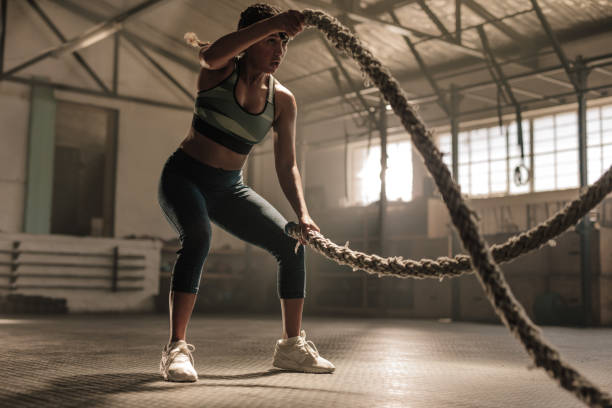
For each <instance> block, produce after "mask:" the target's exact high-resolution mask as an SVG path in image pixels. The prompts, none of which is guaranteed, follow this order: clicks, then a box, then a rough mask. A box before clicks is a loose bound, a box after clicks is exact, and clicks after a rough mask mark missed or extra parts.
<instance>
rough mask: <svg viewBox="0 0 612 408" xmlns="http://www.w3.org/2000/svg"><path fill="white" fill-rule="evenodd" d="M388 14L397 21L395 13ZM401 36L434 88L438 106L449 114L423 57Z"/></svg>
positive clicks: (440, 91)
mask: <svg viewBox="0 0 612 408" xmlns="http://www.w3.org/2000/svg"><path fill="white" fill-rule="evenodd" d="M389 15H390V16H391V18H392V19H393V21H395V22H397V21H399V20H398V18H397V16H396V15H395V13H394V12H393V11H390V12H389ZM402 38H403V39H404V42H405V43H406V45H408V47H409V48H410V51H411V52H412V55H414V58H415V59H416V61H417V63H418V64H419V68H420V69H421V73H422V74H423V75H424V76H425V78H426V79H427V82H429V86H431V88H432V89H433V90H434V93H435V94H436V95H437V96H438V104H439V105H440V108H442V110H443V111H444V112H445V113H446V114H447V115H450V109H449V107H448V104H447V103H446V99H445V98H444V94H443V93H442V90H441V89H440V87H439V86H438V83H437V82H436V80H435V79H434V78H433V76H432V75H431V73H430V71H429V69H428V68H427V66H426V65H425V61H423V58H422V57H421V54H420V53H419V52H418V51H417V49H416V47H415V46H414V44H413V43H412V40H411V39H410V37H408V36H405V35H403V36H402Z"/></svg>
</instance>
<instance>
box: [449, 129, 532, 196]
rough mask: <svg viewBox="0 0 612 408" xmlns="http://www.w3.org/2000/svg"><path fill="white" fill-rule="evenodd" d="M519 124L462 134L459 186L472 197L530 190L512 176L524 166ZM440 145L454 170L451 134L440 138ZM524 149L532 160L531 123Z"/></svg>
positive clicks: (459, 155)
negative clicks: (520, 166) (519, 140)
mask: <svg viewBox="0 0 612 408" xmlns="http://www.w3.org/2000/svg"><path fill="white" fill-rule="evenodd" d="M517 134H518V128H517V126H516V122H512V123H511V124H510V125H507V126H506V125H504V126H503V127H502V128H500V127H499V126H493V127H488V128H479V129H473V130H469V131H464V132H459V135H458V145H459V151H458V158H459V184H460V185H461V192H462V193H464V194H469V195H488V194H505V193H508V192H512V193H519V192H524V191H528V188H529V186H518V187H517V186H516V185H515V184H514V182H511V180H512V178H511V177H510V175H512V174H513V173H514V168H516V166H518V165H520V164H521V163H522V160H521V153H520V148H519V146H518V143H517V142H516V141H517V137H518V136H517ZM438 146H439V148H440V151H441V152H442V153H443V161H444V163H445V164H446V165H447V166H449V167H451V166H452V157H451V135H450V134H449V133H445V134H442V135H440V136H439V138H438ZM523 148H524V154H525V161H527V162H528V161H529V152H530V143H529V121H523Z"/></svg>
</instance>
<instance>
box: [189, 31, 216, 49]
mask: <svg viewBox="0 0 612 408" xmlns="http://www.w3.org/2000/svg"><path fill="white" fill-rule="evenodd" d="M183 38H184V39H185V41H187V44H189V45H191V46H192V47H194V48H198V47H204V46H205V45H209V44H210V41H206V42H203V41H201V40H200V39H199V38H198V36H197V35H196V33H194V32H191V31H190V32H188V33H185V35H184V36H183Z"/></svg>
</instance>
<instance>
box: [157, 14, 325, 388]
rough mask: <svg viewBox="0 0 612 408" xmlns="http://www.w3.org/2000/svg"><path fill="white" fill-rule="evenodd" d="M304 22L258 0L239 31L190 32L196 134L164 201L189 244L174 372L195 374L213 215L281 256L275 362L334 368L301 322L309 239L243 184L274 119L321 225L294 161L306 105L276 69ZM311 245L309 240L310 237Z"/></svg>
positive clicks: (180, 287)
mask: <svg viewBox="0 0 612 408" xmlns="http://www.w3.org/2000/svg"><path fill="white" fill-rule="evenodd" d="M303 28H304V18H303V15H302V14H301V13H300V12H298V11H295V10H290V11H288V12H284V13H281V12H280V10H279V9H278V8H276V7H273V6H269V5H266V4H255V5H252V6H250V7H248V8H247V9H246V10H244V11H243V12H242V14H241V16H240V21H239V23H238V30H237V31H235V32H232V33H230V34H227V35H225V36H223V37H221V38H219V39H218V40H217V41H215V42H214V43H212V44H204V43H201V42H200V41H199V40H198V39H197V37H195V35H194V34H192V33H189V34H187V35H186V36H185V38H186V39H187V40H188V42H190V43H192V44H193V45H195V46H199V47H200V52H199V58H200V65H201V69H200V74H199V77H198V83H197V86H198V97H197V99H196V108H195V113H194V117H193V121H192V126H191V128H190V129H189V132H188V134H187V137H186V138H185V140H183V142H182V144H181V145H180V147H179V149H178V150H177V151H176V152H174V153H173V154H172V155H171V156H170V158H169V159H168V161H167V162H166V164H165V166H164V169H163V171H162V175H161V179H160V184H159V203H160V206H161V208H162V210H163V212H164V214H165V216H166V218H167V219H168V221H169V222H170V224H171V225H172V226H173V227H174V228H175V229H176V231H177V233H178V234H179V239H180V242H181V249H180V250H179V251H178V257H177V259H176V263H175V265H174V269H173V272H172V281H171V290H170V299H169V301H170V341H169V343H168V344H167V345H166V346H165V347H164V349H163V351H162V359H161V362H160V372H161V374H162V375H163V377H164V379H166V380H169V381H196V380H197V378H198V375H197V373H196V371H195V369H194V368H193V356H192V354H191V351H193V350H194V349H195V348H194V347H193V345H191V344H187V343H186V341H185V333H186V329H187V324H188V322H189V318H190V316H191V312H192V310H193V305H194V303H195V300H196V296H197V293H198V289H199V283H200V275H201V272H202V266H203V264H204V260H205V258H206V256H207V255H208V250H209V247H210V239H211V230H210V221H213V222H215V223H216V224H217V225H219V226H220V227H222V228H224V229H225V230H227V231H229V232H230V233H232V234H234V235H235V236H237V237H239V238H241V239H243V240H245V241H247V242H249V243H251V244H254V245H257V246H260V247H262V248H264V249H266V250H267V251H268V252H270V253H271V254H273V255H274V256H275V257H276V259H277V261H278V272H277V286H278V296H279V298H280V302H281V310H282V320H283V332H282V338H281V339H279V340H278V341H277V342H276V345H275V351H274V360H273V365H274V366H275V367H278V368H283V369H290V370H297V371H304V372H315V373H322V372H332V371H334V369H335V367H334V365H333V364H331V363H330V362H329V361H327V360H326V359H324V358H322V357H321V356H319V353H318V352H317V349H316V347H315V346H314V344H313V343H312V342H311V341H306V339H305V337H306V333H305V332H304V331H303V330H301V320H302V309H303V305H304V297H305V290H304V287H305V269H304V247H303V246H302V245H300V246H299V248H298V249H297V250H296V243H297V241H296V240H294V239H293V238H291V237H289V236H288V235H286V234H285V231H284V227H285V225H286V224H287V220H285V218H284V217H283V216H282V215H281V214H280V213H279V212H278V211H277V210H276V209H275V208H274V207H272V206H271V205H270V204H269V203H268V202H267V201H266V200H264V199H263V198H262V197H260V196H259V195H258V194H257V193H255V192H254V191H253V190H252V189H251V188H249V187H247V186H246V185H244V184H243V183H242V171H241V169H242V167H243V165H244V163H245V161H246V159H247V156H248V153H249V151H250V149H251V148H252V146H253V145H254V144H256V143H259V142H261V140H262V139H263V138H264V136H265V135H266V133H267V132H268V130H269V129H270V128H271V127H273V128H274V154H275V164H276V172H277V175H278V179H279V182H280V185H281V187H282V189H283V192H284V193H285V195H286V197H287V199H288V200H289V202H290V203H291V206H292V207H293V209H294V211H295V213H296V215H297V217H298V220H299V223H300V226H301V229H302V231H303V232H304V233H307V232H308V231H309V230H314V231H319V227H318V226H317V225H316V224H315V223H314V221H313V220H312V219H311V218H310V216H309V214H308V210H307V208H306V203H305V201H304V197H303V193H302V185H301V178H300V174H299V172H298V168H297V165H296V160H295V122H296V115H297V108H296V103H295V98H294V97H293V95H292V94H291V92H290V91H289V90H288V89H287V88H285V87H284V86H282V85H281V84H280V83H278V81H276V79H274V77H273V76H272V74H273V73H274V72H275V71H276V70H277V69H278V67H279V65H280V63H281V62H282V60H283V57H284V56H285V54H286V52H287V43H288V40H289V37H294V36H295V35H297V34H298V33H299V32H301V31H302V30H303ZM301 244H304V242H301Z"/></svg>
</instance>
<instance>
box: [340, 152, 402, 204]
mask: <svg viewBox="0 0 612 408" xmlns="http://www.w3.org/2000/svg"><path fill="white" fill-rule="evenodd" d="M349 154H350V156H349V158H350V162H349V168H348V170H349V174H350V175H351V182H350V183H349V187H350V189H349V195H350V200H349V201H350V204H357V205H367V204H370V203H372V202H375V201H378V200H379V199H380V145H378V144H377V145H374V144H372V145H371V146H370V148H369V149H368V146H367V145H363V144H358V145H353V146H352V147H351V148H350V150H349ZM385 181H386V186H387V199H388V200H389V201H410V200H411V199H412V150H411V144H410V141H408V140H402V141H397V142H391V143H388V144H387V174H386V180H385Z"/></svg>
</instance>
